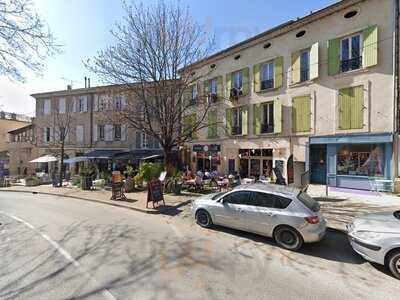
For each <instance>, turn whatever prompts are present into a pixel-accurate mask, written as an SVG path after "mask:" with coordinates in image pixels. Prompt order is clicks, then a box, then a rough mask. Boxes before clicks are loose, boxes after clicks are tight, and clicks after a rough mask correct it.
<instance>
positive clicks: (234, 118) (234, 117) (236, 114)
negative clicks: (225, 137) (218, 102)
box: [231, 107, 243, 135]
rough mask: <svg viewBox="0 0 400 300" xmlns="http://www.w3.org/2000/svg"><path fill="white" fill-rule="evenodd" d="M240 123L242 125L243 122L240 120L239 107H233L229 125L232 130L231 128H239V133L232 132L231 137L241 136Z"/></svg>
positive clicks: (240, 112)
mask: <svg viewBox="0 0 400 300" xmlns="http://www.w3.org/2000/svg"><path fill="white" fill-rule="evenodd" d="M235 121H236V122H235ZM242 123H243V120H242V111H241V107H233V108H232V124H231V125H232V129H233V128H239V129H240V130H239V131H240V132H236V133H234V134H233V132H232V134H233V135H241V134H242V131H243V128H242ZM232 131H233V130H232Z"/></svg>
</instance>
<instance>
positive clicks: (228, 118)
mask: <svg viewBox="0 0 400 300" xmlns="http://www.w3.org/2000/svg"><path fill="white" fill-rule="evenodd" d="M225 114H226V120H225V122H226V135H228V136H229V135H231V134H232V109H231V108H227V109H226V111H225Z"/></svg>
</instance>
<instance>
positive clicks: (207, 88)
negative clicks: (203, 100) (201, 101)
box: [204, 80, 210, 96]
mask: <svg viewBox="0 0 400 300" xmlns="http://www.w3.org/2000/svg"><path fill="white" fill-rule="evenodd" d="M209 93H210V80H206V81H204V95H205V96H207V95H208V94H209Z"/></svg>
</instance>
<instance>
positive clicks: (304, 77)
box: [300, 68, 310, 82]
mask: <svg viewBox="0 0 400 300" xmlns="http://www.w3.org/2000/svg"><path fill="white" fill-rule="evenodd" d="M308 80H310V69H308V68H307V69H304V68H302V69H300V82H304V81H308Z"/></svg>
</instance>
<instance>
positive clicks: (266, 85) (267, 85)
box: [261, 79, 274, 90]
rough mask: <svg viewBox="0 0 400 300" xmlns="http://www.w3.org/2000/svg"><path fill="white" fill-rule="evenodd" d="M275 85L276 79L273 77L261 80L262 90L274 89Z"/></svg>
mask: <svg viewBox="0 0 400 300" xmlns="http://www.w3.org/2000/svg"><path fill="white" fill-rule="evenodd" d="M273 87H274V80H273V79H268V80H263V81H261V89H262V90H268V89H272V88H273Z"/></svg>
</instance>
